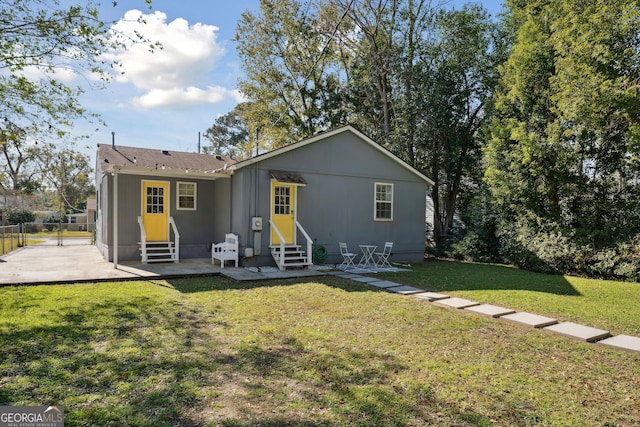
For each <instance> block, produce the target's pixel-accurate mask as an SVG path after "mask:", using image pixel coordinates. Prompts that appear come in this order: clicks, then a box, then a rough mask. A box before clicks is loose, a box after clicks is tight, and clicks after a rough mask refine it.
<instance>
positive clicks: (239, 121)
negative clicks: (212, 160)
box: [203, 104, 252, 157]
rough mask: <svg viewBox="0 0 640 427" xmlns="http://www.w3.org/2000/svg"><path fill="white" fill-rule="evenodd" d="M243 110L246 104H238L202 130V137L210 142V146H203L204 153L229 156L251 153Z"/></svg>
mask: <svg viewBox="0 0 640 427" xmlns="http://www.w3.org/2000/svg"><path fill="white" fill-rule="evenodd" d="M245 110H246V104H238V105H236V107H235V108H234V109H233V110H232V111H230V112H228V113H227V114H225V115H224V116H220V117H218V118H217V119H216V120H215V122H214V124H213V125H212V126H211V127H210V128H209V129H207V130H206V131H205V132H204V137H205V138H206V139H208V140H209V141H210V142H211V145H210V146H205V147H203V149H204V152H205V153H219V154H225V155H228V156H231V157H238V156H241V155H242V154H243V153H247V154H250V153H251V151H252V147H251V145H252V144H251V141H250V132H249V128H248V126H247V123H246V121H245V118H244V116H243V111H245Z"/></svg>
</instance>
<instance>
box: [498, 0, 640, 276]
mask: <svg viewBox="0 0 640 427" xmlns="http://www.w3.org/2000/svg"><path fill="white" fill-rule="evenodd" d="M507 6H508V7H509V8H510V11H511V16H510V18H511V20H512V24H513V26H514V28H515V29H516V39H515V43H514V47H513V49H512V51H511V54H510V57H509V59H508V61H507V62H506V63H505V65H504V66H503V68H502V90H501V92H500V94H499V96H498V97H497V100H496V107H497V109H496V111H497V113H498V116H497V118H496V120H495V121H494V122H493V125H492V129H491V139H490V143H489V146H488V148H487V150H486V154H487V156H486V160H487V165H488V168H487V171H486V174H485V179H486V182H487V183H488V184H489V185H490V187H491V190H492V193H493V199H494V202H495V203H494V206H495V207H496V211H497V213H498V214H499V217H500V224H501V227H500V228H502V230H503V233H504V236H505V238H509V239H511V240H514V239H515V240H518V242H519V243H518V244H519V246H520V247H521V248H522V250H523V251H527V252H529V253H531V254H533V255H534V256H536V257H537V258H539V259H541V260H542V261H543V262H544V263H547V264H548V265H557V266H558V268H557V270H562V269H563V268H565V267H564V266H566V265H568V264H572V263H573V264H572V265H573V266H572V267H571V268H576V269H580V268H587V267H588V266H587V264H589V262H591V261H589V259H590V257H592V255H590V254H592V253H594V252H597V251H599V250H600V249H603V248H607V247H611V246H616V245H618V244H619V243H621V242H625V241H629V240H630V239H633V238H634V236H636V235H637V234H638V233H640V218H639V215H640V214H639V212H638V210H637V207H636V205H635V204H634V202H633V201H634V200H637V196H638V194H639V190H640V188H639V185H640V169H639V167H638V166H639V163H638V159H639V154H640V151H639V148H640V146H639V144H638V136H639V133H638V118H639V114H640V109H638V105H640V95H639V94H640V80H639V79H638V78H637V77H638V76H639V72H640V70H639V65H638V64H640V61H639V59H640V57H639V55H640V39H639V38H638V34H639V33H640V5H639V4H638V3H637V2H628V1H622V0H597V1H594V2H580V1H574V0H554V1H541V0H539V1H528V2H524V1H507ZM552 241H555V242H556V244H555V245H552V244H550V243H549V242H552ZM561 246H562V247H565V248H569V247H575V248H576V249H575V251H574V252H573V253H570V254H566V255H561V256H562V257H564V260H563V261H561V262H556V261H555V260H557V259H559V258H558V256H557V255H556V254H557V253H558V251H557V249H558V248H559V247H561ZM511 247H513V245H512V246H511ZM552 247H553V248H552ZM523 253H524V252H523ZM567 260H569V261H567ZM579 263H581V264H582V265H581V266H580V265H577V264H579Z"/></svg>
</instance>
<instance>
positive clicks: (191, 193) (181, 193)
mask: <svg viewBox="0 0 640 427" xmlns="http://www.w3.org/2000/svg"><path fill="white" fill-rule="evenodd" d="M177 193H178V203H177V205H178V209H181V210H188V211H195V210H196V183H195V182H178V191H177Z"/></svg>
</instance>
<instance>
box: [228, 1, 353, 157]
mask: <svg viewBox="0 0 640 427" xmlns="http://www.w3.org/2000/svg"><path fill="white" fill-rule="evenodd" d="M327 25H328V26H333V25H336V24H335V22H333V21H330V20H329V21H328V20H325V19H322V17H321V16H319V12H318V10H316V9H314V8H313V6H312V2H308V3H307V4H306V5H305V6H303V5H302V4H301V3H300V2H298V1H296V0H261V2H260V13H259V14H257V15H255V14H253V13H251V12H245V13H243V14H242V18H241V20H240V22H239V23H238V26H237V29H236V36H235V40H236V42H237V51H238V56H239V57H240V60H241V62H242V66H243V69H244V71H245V74H246V77H245V78H243V79H242V80H240V82H239V85H238V86H239V88H240V90H241V91H242V93H243V94H244V95H245V96H246V97H247V98H248V99H249V100H250V102H249V103H248V104H247V106H246V107H247V111H245V119H246V121H247V125H248V128H249V129H257V128H260V129H261V134H262V139H263V140H264V141H265V142H267V143H269V144H270V145H271V146H273V147H277V146H279V145H282V144H284V143H288V142H290V141H291V140H297V139H301V138H303V137H309V136H312V135H313V134H315V133H316V132H317V131H319V130H324V129H325V128H327V127H331V126H335V125H336V124H341V123H344V118H345V117H346V112H345V110H344V108H343V104H342V98H341V94H340V89H341V87H342V84H341V81H342V77H343V76H342V75H341V72H340V70H339V69H337V68H336V64H337V62H336V61H335V54H334V52H335V50H336V49H337V47H336V45H335V41H334V39H333V38H332V36H331V33H332V32H333V29H327V28H326V27H325V26H327ZM327 34H329V35H327Z"/></svg>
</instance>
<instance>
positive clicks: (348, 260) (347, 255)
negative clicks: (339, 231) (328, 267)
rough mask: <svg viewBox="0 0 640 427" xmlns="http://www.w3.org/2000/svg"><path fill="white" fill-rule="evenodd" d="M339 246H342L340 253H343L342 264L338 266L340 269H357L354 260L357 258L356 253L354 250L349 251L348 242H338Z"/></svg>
mask: <svg viewBox="0 0 640 427" xmlns="http://www.w3.org/2000/svg"><path fill="white" fill-rule="evenodd" d="M338 246H339V247H340V255H342V264H340V265H339V266H338V269H340V270H345V271H346V270H348V269H349V268H352V269H354V270H355V269H356V265H355V264H354V263H353V261H354V260H355V258H356V254H354V253H353V252H349V249H348V248H347V244H346V243H344V242H338Z"/></svg>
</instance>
